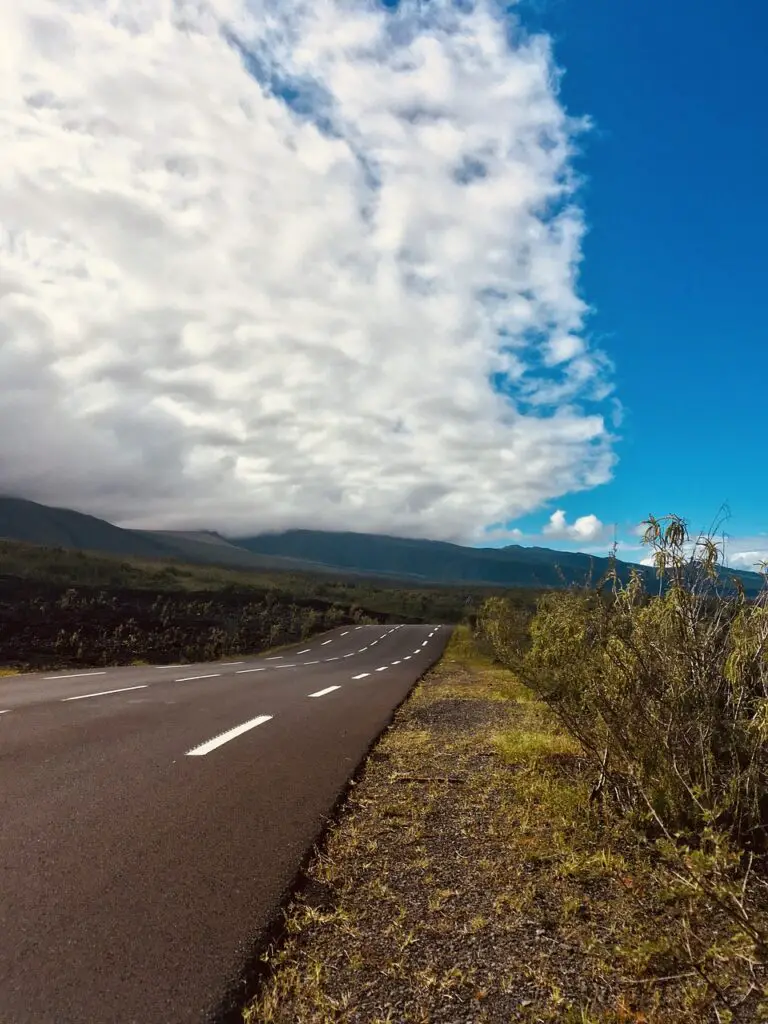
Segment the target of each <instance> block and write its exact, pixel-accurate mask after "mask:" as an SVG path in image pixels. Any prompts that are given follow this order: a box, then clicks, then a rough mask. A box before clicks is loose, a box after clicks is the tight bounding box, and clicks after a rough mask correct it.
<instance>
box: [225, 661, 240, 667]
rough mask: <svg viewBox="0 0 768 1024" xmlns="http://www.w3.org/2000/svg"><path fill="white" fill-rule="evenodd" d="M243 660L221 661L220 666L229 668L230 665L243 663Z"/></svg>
mask: <svg viewBox="0 0 768 1024" xmlns="http://www.w3.org/2000/svg"><path fill="white" fill-rule="evenodd" d="M242 664H243V662H242V661H220V662H219V668H227V667H228V666H230V665H242Z"/></svg>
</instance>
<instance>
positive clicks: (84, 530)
mask: <svg viewBox="0 0 768 1024" xmlns="http://www.w3.org/2000/svg"><path fill="white" fill-rule="evenodd" d="M0 537H4V538H7V539H8V540H23V541H27V542H28V543H30V544H44V545H46V546H48V547H58V548H75V549H77V550H80V551H104V552H107V553H109V554H113V555H126V556H128V555H132V556H134V557H136V558H168V557H171V555H170V552H169V550H168V548H167V547H166V546H165V545H163V544H161V543H160V542H159V541H158V540H156V539H155V538H153V537H152V536H151V535H147V536H146V537H143V536H141V535H139V534H135V533H133V532H132V531H131V530H122V529H121V528H120V527H119V526H113V525H112V523H108V522H106V521H105V520H103V519H97V518H96V516H89V515H85V514H84V513H83V512H74V511H73V510H72V509H68V508H52V507H51V506H49V505H40V504H38V502H36V501H25V500H24V499H22V498H5V497H0Z"/></svg>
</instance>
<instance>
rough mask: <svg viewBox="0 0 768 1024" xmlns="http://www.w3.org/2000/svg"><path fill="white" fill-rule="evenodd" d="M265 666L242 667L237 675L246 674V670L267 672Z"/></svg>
mask: <svg viewBox="0 0 768 1024" xmlns="http://www.w3.org/2000/svg"><path fill="white" fill-rule="evenodd" d="M266 671H267V670H266V669H265V668H240V669H238V670H237V672H235V675H236V676H242V675H245V673H246V672H266Z"/></svg>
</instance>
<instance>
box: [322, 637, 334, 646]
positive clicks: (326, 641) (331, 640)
mask: <svg viewBox="0 0 768 1024" xmlns="http://www.w3.org/2000/svg"><path fill="white" fill-rule="evenodd" d="M332 643H333V638H331V639H330V640H323V642H322V643H321V644H320V646H321V647H325V645H326V644H332Z"/></svg>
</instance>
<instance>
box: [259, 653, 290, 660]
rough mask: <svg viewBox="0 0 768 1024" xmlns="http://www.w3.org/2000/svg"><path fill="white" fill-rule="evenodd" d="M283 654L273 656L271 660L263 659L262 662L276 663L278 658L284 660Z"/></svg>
mask: <svg viewBox="0 0 768 1024" xmlns="http://www.w3.org/2000/svg"><path fill="white" fill-rule="evenodd" d="M284 657H285V655H284V654H273V655H272V657H271V658H265V659H264V661H277V660H278V658H284Z"/></svg>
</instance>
